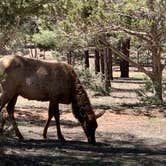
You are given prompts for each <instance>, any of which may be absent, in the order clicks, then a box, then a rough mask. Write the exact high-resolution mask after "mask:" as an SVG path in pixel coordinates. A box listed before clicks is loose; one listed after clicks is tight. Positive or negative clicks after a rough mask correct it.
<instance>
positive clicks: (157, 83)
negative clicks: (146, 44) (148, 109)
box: [151, 46, 163, 103]
mask: <svg viewBox="0 0 166 166" xmlns="http://www.w3.org/2000/svg"><path fill="white" fill-rule="evenodd" d="M158 49H159V48H157V47H155V46H154V47H153V49H152V63H153V66H152V73H153V75H152V78H151V80H152V82H153V88H154V94H155V96H156V97H157V99H158V100H159V101H160V103H162V102H163V96H162V91H163V90H162V70H163V69H162V64H161V54H160V51H159V50H158Z"/></svg>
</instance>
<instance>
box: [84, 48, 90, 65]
mask: <svg viewBox="0 0 166 166" xmlns="http://www.w3.org/2000/svg"><path fill="white" fill-rule="evenodd" d="M85 68H89V50H85Z"/></svg>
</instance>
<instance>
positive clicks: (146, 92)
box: [136, 77, 161, 105]
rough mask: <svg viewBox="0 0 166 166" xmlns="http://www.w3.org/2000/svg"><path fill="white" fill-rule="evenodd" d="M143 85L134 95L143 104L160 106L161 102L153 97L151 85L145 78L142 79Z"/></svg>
mask: <svg viewBox="0 0 166 166" xmlns="http://www.w3.org/2000/svg"><path fill="white" fill-rule="evenodd" d="M144 80H145V84H144V85H143V86H142V88H141V89H139V90H137V91H136V93H137V95H138V96H139V97H140V101H141V102H142V103H143V104H148V105H149V104H154V105H160V104H161V100H160V99H159V98H158V97H157V96H155V95H154V93H153V92H154V89H153V83H152V81H151V80H150V79H148V78H147V77H145V78H144Z"/></svg>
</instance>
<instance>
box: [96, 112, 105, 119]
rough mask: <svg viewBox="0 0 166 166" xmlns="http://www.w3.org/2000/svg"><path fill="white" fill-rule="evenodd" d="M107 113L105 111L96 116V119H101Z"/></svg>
mask: <svg viewBox="0 0 166 166" xmlns="http://www.w3.org/2000/svg"><path fill="white" fill-rule="evenodd" d="M104 113H105V111H102V112H99V113H98V114H96V115H95V117H96V119H98V118H100V117H101V116H103V115H104Z"/></svg>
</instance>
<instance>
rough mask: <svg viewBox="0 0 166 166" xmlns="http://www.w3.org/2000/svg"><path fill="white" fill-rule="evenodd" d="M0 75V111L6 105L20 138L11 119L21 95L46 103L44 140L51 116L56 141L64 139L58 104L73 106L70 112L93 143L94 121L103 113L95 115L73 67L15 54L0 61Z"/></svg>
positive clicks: (95, 125) (95, 124)
mask: <svg viewBox="0 0 166 166" xmlns="http://www.w3.org/2000/svg"><path fill="white" fill-rule="evenodd" d="M0 73H1V74H0V78H1V79H0V83H1V91H2V93H1V96H0V112H1V110H2V108H3V107H4V106H5V105H7V106H6V110H7V113H8V116H9V119H10V121H11V123H12V125H13V128H14V130H15V133H16V136H17V137H18V138H19V139H24V138H23V136H22V134H21V133H20V131H19V129H18V127H17V124H16V121H15V118H14V107H15V104H16V101H17V97H18V96H19V95H20V96H22V97H24V98H27V99H29V100H37V101H49V109H48V119H47V122H46V125H45V127H44V130H43V137H44V138H46V137H47V129H48V127H49V123H50V121H51V119H52V118H53V117H54V118H55V122H56V128H57V136H58V140H60V141H64V140H65V139H64V137H63V135H62V133H61V128H60V113H59V104H60V103H61V104H72V112H73V114H74V116H75V118H77V119H78V121H79V122H80V124H81V126H82V128H83V130H84V133H85V135H86V137H87V140H88V142H89V143H91V144H94V143H95V142H96V140H95V131H96V128H97V121H96V119H97V118H98V117H100V116H102V114H104V112H103V113H100V114H98V115H95V113H94V111H93V109H92V106H91V103H90V100H89V98H88V95H87V93H86V91H85V89H84V87H83V85H82V84H81V82H80V80H79V78H78V77H77V75H76V73H75V71H74V69H73V67H72V66H70V65H68V64H65V63H55V62H46V61H40V60H35V59H30V58H25V57H21V56H16V55H15V56H6V57H3V58H1V59H0ZM3 125H4V124H3ZM3 125H2V126H3Z"/></svg>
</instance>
